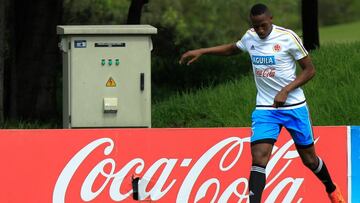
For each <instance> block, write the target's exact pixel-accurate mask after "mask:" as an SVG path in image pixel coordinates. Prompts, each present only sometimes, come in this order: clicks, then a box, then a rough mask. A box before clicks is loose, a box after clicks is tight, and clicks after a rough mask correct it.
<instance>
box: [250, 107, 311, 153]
mask: <svg viewBox="0 0 360 203" xmlns="http://www.w3.org/2000/svg"><path fill="white" fill-rule="evenodd" d="M283 126H284V127H285V128H286V129H287V130H288V131H289V133H290V134H291V136H292V138H293V140H294V142H295V144H296V145H297V146H299V147H301V146H309V145H312V144H313V143H314V137H313V132H312V126H311V120H310V115H309V110H308V108H307V106H306V105H304V106H302V107H298V108H294V109H266V110H265V109H255V110H254V112H253V113H252V136H251V143H253V144H255V143H258V142H262V141H265V140H270V141H271V140H273V142H272V143H274V142H275V141H276V140H277V138H278V136H279V133H280V130H281V128H282V127H283Z"/></svg>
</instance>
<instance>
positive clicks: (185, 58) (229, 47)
mask: <svg viewBox="0 0 360 203" xmlns="http://www.w3.org/2000/svg"><path fill="white" fill-rule="evenodd" d="M239 52H240V50H239V49H238V48H237V47H236V44H234V43H233V44H224V45H220V46H215V47H209V48H202V49H195V50H190V51H187V52H185V53H184V54H183V55H182V56H181V58H180V60H179V63H180V64H183V63H185V62H186V65H190V64H191V63H193V62H194V61H196V60H197V59H198V58H199V57H200V56H202V55H204V54H213V55H223V56H229V55H233V54H236V53H239Z"/></svg>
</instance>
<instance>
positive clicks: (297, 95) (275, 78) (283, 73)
mask: <svg viewBox="0 0 360 203" xmlns="http://www.w3.org/2000/svg"><path fill="white" fill-rule="evenodd" d="M236 46H237V47H238V48H239V49H240V50H242V51H244V52H249V54H250V58H251V62H252V67H253V72H254V78H255V83H256V88H257V96H256V106H257V107H271V106H272V105H273V104H274V98H275V96H276V95H277V93H278V92H279V91H280V90H281V89H282V88H283V87H285V86H287V85H288V84H289V83H291V82H292V81H294V80H295V78H296V73H295V72H296V61H297V60H299V59H302V58H304V57H305V56H307V55H308V52H307V51H306V49H305V48H304V46H303V45H302V43H301V40H300V38H299V37H298V36H297V35H296V34H295V33H294V32H293V31H291V30H288V29H285V28H282V27H279V26H276V25H273V27H272V31H271V33H270V34H269V36H267V37H266V38H265V39H261V38H259V36H258V35H257V34H256V32H255V30H254V29H253V28H252V29H249V30H248V31H247V32H246V33H245V35H244V36H243V37H242V38H241V40H239V41H238V42H236ZM303 103H305V96H304V92H303V90H302V89H301V88H296V89H294V90H293V91H291V92H290V93H289V95H288V97H287V99H286V102H285V105H284V106H297V104H303Z"/></svg>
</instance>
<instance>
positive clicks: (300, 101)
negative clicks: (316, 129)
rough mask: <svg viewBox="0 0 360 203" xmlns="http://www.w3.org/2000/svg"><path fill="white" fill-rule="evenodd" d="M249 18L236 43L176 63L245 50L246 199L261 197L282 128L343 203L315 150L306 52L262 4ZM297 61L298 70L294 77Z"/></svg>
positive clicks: (192, 54)
mask: <svg viewBox="0 0 360 203" xmlns="http://www.w3.org/2000/svg"><path fill="white" fill-rule="evenodd" d="M250 21H251V23H252V28H251V29H249V30H248V31H247V32H246V33H245V34H244V36H243V37H242V38H241V40H239V41H238V42H236V43H231V44H224V45H220V46H215V47H209V48H202V49H196V50H190V51H188V52H186V53H184V54H183V55H182V56H181V58H180V61H179V63H180V64H182V63H187V65H190V64H191V63H193V62H194V61H196V60H197V59H198V58H199V57H200V56H202V55H204V54H215V55H232V54H236V53H239V52H241V51H242V52H248V53H249V55H250V57H251V62H252V67H253V72H254V77H255V83H256V87H257V97H256V108H255V110H254V112H253V113H252V136H251V156H252V167H251V171H250V178H249V190H250V191H249V198H250V202H251V203H257V202H260V201H261V195H262V192H263V190H264V187H265V182H266V177H265V174H266V173H265V168H266V165H267V163H268V161H269V159H270V155H271V151H272V148H273V145H274V143H275V142H276V140H277V138H278V135H279V133H280V130H281V128H282V127H285V128H286V129H287V130H288V131H289V133H290V134H291V136H292V138H293V140H294V142H295V146H296V149H297V151H298V153H299V155H300V157H301V160H302V162H303V164H304V165H305V166H306V167H307V168H309V169H310V170H312V171H313V173H314V174H315V175H316V176H317V178H318V179H319V180H321V182H322V183H323V184H324V185H325V188H326V192H327V193H328V195H329V198H330V200H331V202H333V203H335V202H336V203H340V202H345V200H344V198H343V196H342V194H341V192H340V189H339V188H338V187H337V186H336V185H335V184H334V183H333V181H332V180H331V177H330V174H329V171H328V170H327V168H326V165H325V162H324V161H323V160H322V159H321V158H320V157H318V156H317V155H316V152H315V146H314V139H313V132H312V126H311V122H310V116H309V111H308V107H307V104H306V100H305V96H304V93H303V90H302V89H301V88H300V86H302V85H304V84H305V83H307V82H308V81H309V80H310V79H311V78H312V77H313V76H314V75H315V69H314V65H313V64H312V61H311V59H310V56H309V54H308V52H307V51H306V49H305V48H304V46H303V45H302V42H301V40H300V39H299V37H298V36H297V35H296V34H295V33H294V32H293V31H291V30H288V29H285V28H282V27H280V26H277V25H274V24H272V14H271V12H270V10H269V9H268V8H267V6H266V5H264V4H256V5H254V6H253V7H252V8H251V11H250ZM296 61H297V62H298V63H299V64H300V67H301V69H302V71H301V73H300V74H299V75H298V76H296V75H295V71H296Z"/></svg>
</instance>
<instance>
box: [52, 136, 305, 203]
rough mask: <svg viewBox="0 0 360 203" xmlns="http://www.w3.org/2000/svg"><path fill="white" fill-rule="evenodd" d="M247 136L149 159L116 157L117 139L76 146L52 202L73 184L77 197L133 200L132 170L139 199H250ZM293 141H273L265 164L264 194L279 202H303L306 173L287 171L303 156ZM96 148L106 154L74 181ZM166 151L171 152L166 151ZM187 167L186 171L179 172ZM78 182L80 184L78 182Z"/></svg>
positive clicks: (180, 201) (62, 198)
mask: <svg viewBox="0 0 360 203" xmlns="http://www.w3.org/2000/svg"><path fill="white" fill-rule="evenodd" d="M249 142H250V137H246V138H239V137H229V138H226V139H223V140H220V141H219V142H218V143H216V144H214V145H212V147H210V148H209V149H208V150H207V151H205V152H199V156H196V157H198V158H194V157H195V156H194V157H189V158H176V157H172V158H158V159H155V161H153V162H152V163H146V158H145V157H147V156H148V155H147V154H136V157H137V158H133V159H131V160H127V161H125V163H124V161H123V160H121V161H120V160H118V159H116V158H114V157H113V155H114V153H115V152H116V151H117V150H118V149H116V145H115V142H114V140H113V139H111V138H101V139H97V140H95V141H93V142H91V143H89V144H88V145H86V146H85V147H83V148H82V149H81V150H80V151H78V152H77V153H76V154H75V155H74V156H73V157H72V158H71V159H70V161H69V162H68V163H67V164H66V166H65V167H64V168H63V170H62V172H61V173H60V175H59V177H58V179H57V182H56V184H55V187H54V190H53V197H52V198H53V203H64V202H65V199H67V200H68V199H69V198H68V197H67V198H66V195H67V194H68V193H69V192H70V191H71V192H73V190H76V191H79V193H78V195H79V198H80V199H81V200H82V201H86V202H92V201H96V199H97V198H98V196H100V195H107V196H108V198H109V199H110V200H111V201H113V202H121V201H126V200H129V199H131V198H132V197H131V195H132V190H131V189H128V190H127V191H124V189H123V188H124V185H125V184H128V181H129V180H128V179H127V177H130V176H132V175H133V174H132V172H134V171H135V173H136V174H142V176H141V177H142V178H141V179H140V181H139V191H138V192H139V196H140V200H141V199H151V200H153V201H157V202H164V201H162V200H165V199H166V200H167V202H169V200H170V201H171V202H178V203H184V202H198V201H200V200H204V199H206V200H207V199H208V202H215V201H216V202H229V201H230V200H231V201H232V202H233V201H234V200H236V201H237V202H249V196H248V195H249V194H248V189H249V188H248V180H247V177H238V176H239V175H238V174H239V168H238V166H239V165H242V164H244V161H248V160H250V159H249V157H245V156H244V153H245V152H244V145H245V144H249ZM293 144H294V143H293V141H292V140H290V141H288V142H286V143H285V144H283V145H282V146H280V147H278V146H274V149H273V153H272V158H271V160H270V162H269V164H268V166H267V169H266V175H267V177H268V180H267V185H266V186H265V191H264V192H266V193H267V194H268V195H267V196H266V197H264V200H265V202H275V200H278V198H279V196H281V199H282V201H283V202H293V201H296V202H299V201H300V202H301V201H302V199H303V197H302V196H301V195H302V194H298V193H299V191H300V190H299V189H300V187H301V185H302V183H303V181H304V178H301V177H289V176H288V174H289V173H286V171H287V170H288V168H289V166H291V165H292V162H293V161H294V159H297V158H298V157H299V156H298V153H297V152H296V151H294V150H291V149H290V148H291V147H292V146H293ZM96 150H97V151H96ZM94 151H96V152H98V153H99V152H100V153H101V157H102V158H100V159H99V160H97V162H96V163H94V164H93V165H92V167H90V168H87V169H86V173H85V174H87V175H86V177H85V178H84V179H83V180H81V184H71V182H72V180H73V179H75V177H76V176H77V174H78V173H80V170H84V168H86V167H83V165H84V164H85V162H86V159H89V158H90V156H93V154H94V153H93V152H94ZM163 157H167V156H166V154H164V155H163ZM242 161H243V162H242ZM120 163H121V164H120ZM184 170H185V172H184V173H185V175H178V174H180V173H181V171H184ZM206 170H211V175H207V176H206V177H204V174H205V171H206ZM216 172H217V173H216ZM81 173H84V171H81ZM220 173H221V175H218V174H220ZM246 173H248V172H246ZM207 174H208V173H207ZM223 174H225V175H227V174H231V176H230V177H231V178H230V181H229V182H228V183H227V184H225V183H224V181H223V180H224V178H225V175H223ZM284 174H286V175H284ZM284 176H285V177H284ZM99 180H100V182H99ZM74 185H79V186H80V185H81V188H74ZM171 195H172V196H171ZM70 202H71V201H70Z"/></svg>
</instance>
